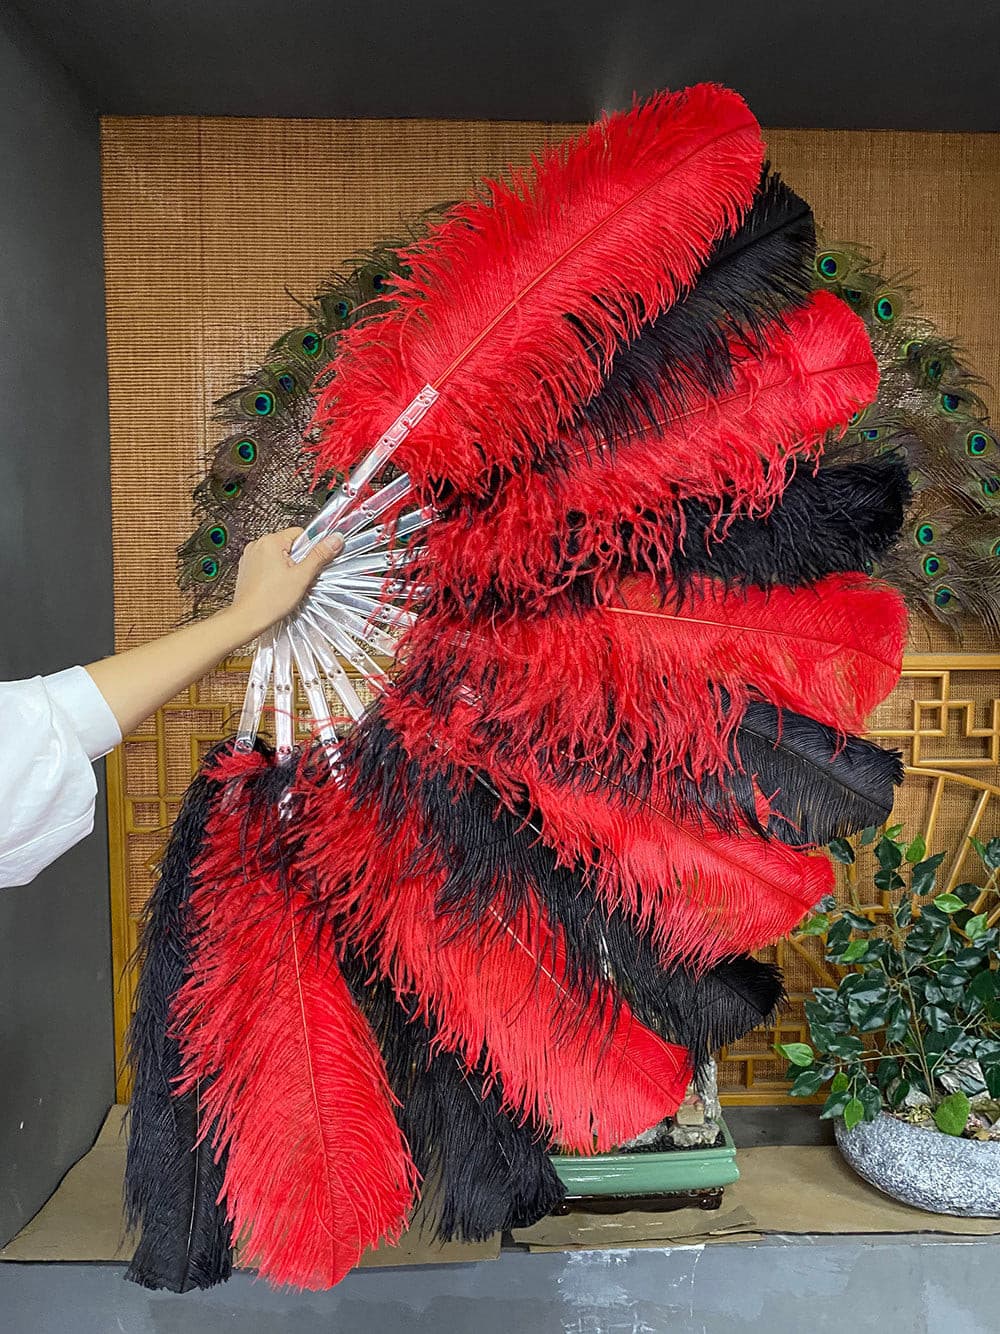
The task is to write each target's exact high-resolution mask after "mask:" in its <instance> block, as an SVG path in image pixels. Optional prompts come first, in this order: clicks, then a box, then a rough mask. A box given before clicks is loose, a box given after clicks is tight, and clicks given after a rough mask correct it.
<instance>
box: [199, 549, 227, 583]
mask: <svg viewBox="0 0 1000 1334" xmlns="http://www.w3.org/2000/svg"><path fill="white" fill-rule="evenodd" d="M221 568H222V567H221V566H220V565H219V562H218V561H217V560H215V559H213V557H211V556H206V557H205V559H204V560H203V561H202V562H201V565H200V567H199V571H198V573H199V576H200V577H201V578H202V579H204V580H205V581H206V582H207V583H211V582H212V580H213V579H217V578H218V577H219V570H220V569H221Z"/></svg>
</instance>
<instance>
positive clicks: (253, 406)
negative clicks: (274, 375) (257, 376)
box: [245, 389, 274, 417]
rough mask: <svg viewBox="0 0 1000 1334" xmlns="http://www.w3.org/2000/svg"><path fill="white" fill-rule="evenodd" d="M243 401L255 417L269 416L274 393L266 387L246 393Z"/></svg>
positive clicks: (272, 409) (272, 408)
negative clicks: (252, 392)
mask: <svg viewBox="0 0 1000 1334" xmlns="http://www.w3.org/2000/svg"><path fill="white" fill-rule="evenodd" d="M245 403H246V405H247V406H248V408H249V410H250V411H251V412H252V413H253V414H254V416H256V417H270V416H271V415H272V413H273V412H274V395H273V394H272V393H270V392H269V391H268V390H267V389H259V390H257V392H256V393H254V394H248V395H247V398H246V400H245Z"/></svg>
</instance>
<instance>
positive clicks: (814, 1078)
mask: <svg viewBox="0 0 1000 1334" xmlns="http://www.w3.org/2000/svg"><path fill="white" fill-rule="evenodd" d="M832 1074H833V1066H830V1065H819V1066H810V1067H809V1069H808V1070H803V1071H802V1072H801V1074H798V1075H796V1077H795V1078H794V1079H793V1080H792V1087H791V1088H790V1089H789V1090H788V1091H789V1093H791V1095H792V1097H793V1098H811V1097H812V1095H813V1094H814V1093H818V1092H819V1091H820V1089H821V1088H822V1087H823V1085H824V1084H825V1083H826V1081H827V1080H828V1079H829V1078H830V1077H831V1076H832Z"/></svg>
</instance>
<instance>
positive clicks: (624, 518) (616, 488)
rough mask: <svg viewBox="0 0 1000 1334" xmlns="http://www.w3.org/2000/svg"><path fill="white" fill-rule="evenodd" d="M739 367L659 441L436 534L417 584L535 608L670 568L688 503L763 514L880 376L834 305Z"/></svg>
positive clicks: (794, 320) (855, 324) (437, 527)
mask: <svg viewBox="0 0 1000 1334" xmlns="http://www.w3.org/2000/svg"><path fill="white" fill-rule="evenodd" d="M734 354H735V361H734V366H733V373H734V378H733V383H732V386H731V387H730V388H728V389H725V390H722V391H720V392H718V393H717V394H714V395H712V394H709V393H708V392H707V391H705V390H696V389H693V388H692V390H691V391H690V392H689V394H688V401H687V406H686V408H685V410H684V411H683V412H682V413H678V414H676V415H675V416H673V417H672V418H671V419H670V420H669V421H667V422H665V423H664V424H663V425H662V427H661V428H660V429H659V430H652V429H649V430H646V431H643V432H639V433H635V434H633V435H632V436H630V437H624V438H623V439H622V440H621V441H619V442H618V443H617V444H616V447H615V449H614V451H611V452H608V451H605V452H601V451H600V449H599V448H598V449H597V450H595V449H594V448H589V449H588V450H587V452H586V453H581V454H580V455H578V457H577V459H576V461H575V463H574V465H573V467H572V468H571V469H570V470H569V471H568V472H553V473H551V474H547V475H546V476H545V478H544V479H540V478H539V477H538V476H536V475H534V474H532V473H530V472H529V473H526V474H524V475H519V476H517V477H514V478H512V479H511V480H510V482H509V483H508V484H507V485H506V486H505V487H504V489H503V491H502V492H501V494H500V495H499V497H498V498H497V499H496V501H495V502H494V503H493V504H492V505H490V507H489V508H488V509H487V510H485V511H484V512H483V513H482V514H481V515H478V516H477V519H478V522H469V520H468V519H467V518H466V517H465V516H464V515H462V516H460V517H459V518H457V519H447V518H445V519H441V520H438V521H437V522H435V523H434V524H433V525H432V526H431V528H430V530H429V532H428V535H427V545H426V558H425V559H423V560H421V561H420V565H419V567H418V571H417V573H416V575H415V578H416V581H417V582H418V583H420V584H428V585H430V587H431V588H433V589H438V588H444V587H448V588H451V589H454V590H455V591H457V592H458V593H459V594H460V595H461V596H462V597H463V598H469V597H473V596H475V595H477V594H480V595H481V594H482V593H483V591H485V589H486V588H488V587H489V586H490V584H491V583H492V586H493V588H494V589H495V590H496V591H497V592H499V593H500V594H501V595H503V596H505V597H507V598H511V599H513V598H519V599H521V600H522V602H523V601H524V600H525V599H527V600H528V604H529V605H530V604H531V602H532V601H533V602H535V603H536V604H537V605H539V606H541V605H544V603H545V601H546V600H547V599H549V598H551V596H552V594H553V593H554V592H557V591H558V590H559V588H560V586H562V585H564V584H566V583H567V582H569V581H570V580H571V579H573V578H574V577H576V575H577V574H578V573H579V571H581V570H587V571H588V572H596V573H598V574H600V573H602V572H608V571H613V570H614V568H615V567H616V566H617V565H619V564H620V562H621V561H622V560H623V559H624V558H626V557H628V558H631V559H632V560H633V561H634V560H636V559H637V558H638V557H639V556H640V554H641V553H643V552H648V551H649V550H651V549H652V550H656V551H658V552H659V553H660V554H661V556H662V557H664V558H667V557H669V555H670V552H671V551H672V549H673V546H674V543H675V542H676V541H678V540H682V539H683V530H682V528H681V527H680V522H681V518H682V515H681V511H680V510H679V507H678V501H679V500H680V499H682V498H697V499H699V500H703V501H706V502H707V503H709V504H713V505H716V506H718V507H719V509H720V511H721V509H722V506H723V505H725V507H726V514H727V515H729V516H731V517H735V516H736V515H738V514H740V513H746V514H751V515H762V514H765V513H766V512H767V511H768V509H769V508H770V507H771V505H772V504H773V503H774V502H775V501H776V500H777V499H778V498H779V497H780V494H781V491H782V490H783V489H784V487H785V485H786V484H787V481H788V479H789V475H790V474H789V471H788V468H787V466H786V465H787V463H788V462H789V460H790V459H794V458H796V457H798V458H799V459H806V460H808V459H811V458H814V457H815V456H816V455H817V454H818V453H819V450H820V448H821V446H822V441H823V438H824V436H825V435H826V433H827V432H828V431H830V430H832V429H833V428H835V427H837V426H839V425H842V424H843V423H845V422H846V421H847V420H848V419H849V418H850V416H851V415H852V413H854V412H855V411H856V410H857V409H858V408H859V407H861V406H862V405H864V404H866V403H868V402H870V401H871V400H872V399H873V398H874V396H875V393H876V391H877V388H878V367H877V363H876V361H875V358H874V356H873V354H872V351H871V346H870V343H869V341H868V335H867V332H866V330H865V327H864V324H863V323H862V321H861V320H860V319H859V318H858V317H857V316H856V315H855V314H854V313H853V312H852V311H851V310H850V309H849V308H848V307H847V306H846V305H845V304H844V302H842V301H839V300H838V299H837V298H836V297H834V296H833V295H832V294H831V293H829V292H817V293H816V294H815V295H814V296H813V298H812V299H811V301H810V303H809V304H808V305H807V306H805V307H803V308H802V309H800V310H795V311H793V312H791V313H790V314H788V315H787V317H786V319H785V327H784V328H782V327H781V326H780V325H777V324H776V325H775V326H774V328H773V331H772V334H771V338H770V341H769V345H768V347H767V348H766V350H765V351H764V352H763V353H762V354H761V355H760V356H751V355H750V354H749V353H748V352H747V351H746V350H744V351H743V352H742V353H739V352H738V351H737V349H736V348H735V347H734ZM571 514H572V516H573V521H572V525H571V524H570V517H569V516H570V515H571ZM623 522H627V523H628V525H629V526H630V530H631V536H630V537H626V536H623V533H622V528H621V525H622V523H623ZM720 523H721V519H720ZM571 527H572V534H573V547H572V552H570V551H569V550H568V541H567V539H568V536H569V533H570V530H571ZM557 536H558V537H561V538H562V540H561V541H558V542H554V541H553V539H554V537H557Z"/></svg>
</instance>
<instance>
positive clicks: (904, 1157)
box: [836, 1112, 1000, 1218]
mask: <svg viewBox="0 0 1000 1334" xmlns="http://www.w3.org/2000/svg"><path fill="white" fill-rule="evenodd" d="M836 1136H837V1145H838V1147H839V1148H840V1152H841V1153H842V1154H843V1156H844V1158H845V1159H846V1161H847V1162H848V1163H849V1164H850V1165H851V1167H853V1168H854V1170H855V1172H857V1174H858V1175H859V1176H862V1177H864V1179H865V1180H866V1181H869V1182H871V1184H872V1185H873V1186H877V1187H878V1189H879V1190H881V1191H884V1192H885V1194H886V1195H891V1196H892V1197H893V1199H896V1200H901V1201H902V1202H903V1203H904V1204H912V1205H915V1206H916V1208H918V1209H926V1210H928V1211H929V1212H931V1213H935V1214H959V1215H963V1216H965V1217H971V1218H1000V1141H990V1140H982V1141H980V1140H974V1139H962V1138H960V1137H958V1136H956V1135H944V1134H942V1133H941V1131H939V1130H937V1129H928V1128H927V1127H925V1126H922V1125H911V1124H910V1123H909V1122H907V1121H901V1120H899V1119H898V1117H895V1116H889V1115H888V1114H887V1113H885V1112H880V1113H879V1115H878V1116H877V1117H876V1119H875V1120H874V1121H862V1122H860V1124H858V1125H856V1126H854V1127H853V1128H852V1129H851V1130H848V1129H847V1128H846V1127H845V1125H844V1122H843V1120H842V1118H840V1117H838V1118H837V1122H836Z"/></svg>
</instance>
